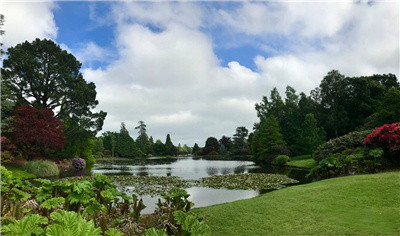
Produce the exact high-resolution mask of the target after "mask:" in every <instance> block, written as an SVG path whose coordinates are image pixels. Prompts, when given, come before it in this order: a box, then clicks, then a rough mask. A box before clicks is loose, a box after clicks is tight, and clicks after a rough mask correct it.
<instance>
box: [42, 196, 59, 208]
mask: <svg viewBox="0 0 400 236" xmlns="http://www.w3.org/2000/svg"><path fill="white" fill-rule="evenodd" d="M64 203H65V198H63V197H57V198H51V199H49V200H46V201H44V202H43V203H42V204H41V205H40V206H41V207H43V208H45V209H47V210H51V209H54V208H57V207H59V206H60V205H61V204H64Z"/></svg>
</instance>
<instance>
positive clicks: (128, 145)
mask: <svg viewBox="0 0 400 236" xmlns="http://www.w3.org/2000/svg"><path fill="white" fill-rule="evenodd" d="M136 149H137V147H136V145H135V141H134V140H133V138H132V137H131V136H130V135H129V131H128V129H127V128H126V126H125V123H124V122H122V123H121V129H120V132H119V134H118V135H117V136H116V144H115V153H116V154H117V155H118V156H121V157H135V156H137V155H138V152H137V150H136Z"/></svg>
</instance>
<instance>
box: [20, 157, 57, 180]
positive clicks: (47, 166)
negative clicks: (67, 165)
mask: <svg viewBox="0 0 400 236" xmlns="http://www.w3.org/2000/svg"><path fill="white" fill-rule="evenodd" d="M23 168H24V170H26V171H27V172H29V173H32V174H34V175H36V176H37V177H50V176H57V175H58V174H59V173H60V172H59V170H58V167H57V165H56V163H54V162H52V161H44V160H39V161H29V162H27V163H25V164H24V166H23Z"/></svg>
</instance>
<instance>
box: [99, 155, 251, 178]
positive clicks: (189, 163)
mask: <svg viewBox="0 0 400 236" xmlns="http://www.w3.org/2000/svg"><path fill="white" fill-rule="evenodd" d="M254 168H257V166H256V165H254V163H253V162H250V161H218V160H212V161H211V160H204V159H197V160H196V159H193V158H191V157H185V158H150V159H144V158H140V159H139V158H138V159H132V160H123V161H119V160H114V161H111V160H110V161H105V162H99V163H96V164H95V165H94V167H93V169H92V173H100V174H106V175H120V174H122V173H124V174H128V173H129V174H131V175H137V176H145V175H146V176H178V177H181V178H184V179H199V178H203V177H207V176H212V175H217V174H232V173H234V172H235V173H248V172H249V171H250V170H252V169H254Z"/></svg>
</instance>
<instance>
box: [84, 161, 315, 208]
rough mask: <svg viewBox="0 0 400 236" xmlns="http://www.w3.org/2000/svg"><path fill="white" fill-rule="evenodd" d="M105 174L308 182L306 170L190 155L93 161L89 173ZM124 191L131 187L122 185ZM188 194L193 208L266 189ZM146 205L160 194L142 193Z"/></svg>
mask: <svg viewBox="0 0 400 236" xmlns="http://www.w3.org/2000/svg"><path fill="white" fill-rule="evenodd" d="M94 173H99V174H105V175H136V176H178V177H181V178H183V179H187V180H196V179H199V178H203V177H207V176H212V175H226V174H241V173H279V174H285V175H287V176H289V177H290V178H293V179H296V180H299V181H300V183H304V182H307V181H308V180H307V179H306V178H305V175H306V174H307V173H308V171H307V170H299V169H288V168H286V169H274V168H265V167H264V168H261V167H259V166H257V165H255V164H254V163H253V162H251V161H221V160H205V159H197V158H193V157H180V158H157V157H154V158H148V159H132V160H127V161H125V160H124V161H119V160H118V161H104V162H98V163H96V164H95V165H94V166H93V168H92V169H91V174H94ZM123 187H124V189H126V190H128V191H129V190H131V189H133V186H123ZM186 191H187V192H188V193H189V194H190V197H189V200H190V201H192V202H194V204H195V205H194V207H203V206H209V205H214V204H219V203H224V202H232V201H236V200H241V199H247V198H252V197H255V196H258V195H260V194H262V193H265V192H267V191H265V190H227V189H212V188H204V187H191V188H188V189H186ZM142 198H143V202H144V204H145V205H146V206H147V207H146V209H145V210H144V211H143V212H144V213H152V212H153V211H154V209H155V204H156V202H157V199H158V198H159V197H150V196H142Z"/></svg>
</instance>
